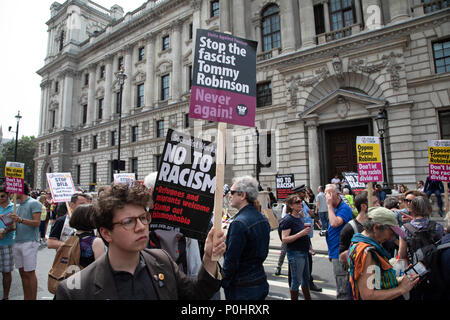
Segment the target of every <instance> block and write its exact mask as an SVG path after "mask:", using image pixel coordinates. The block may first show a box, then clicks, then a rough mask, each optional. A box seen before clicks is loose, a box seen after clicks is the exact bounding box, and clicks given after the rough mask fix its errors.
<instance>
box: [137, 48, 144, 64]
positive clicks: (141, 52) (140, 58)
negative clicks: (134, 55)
mask: <svg viewBox="0 0 450 320" xmlns="http://www.w3.org/2000/svg"><path fill="white" fill-rule="evenodd" d="M144 58H145V47H140V48H139V49H138V61H143V60H144Z"/></svg>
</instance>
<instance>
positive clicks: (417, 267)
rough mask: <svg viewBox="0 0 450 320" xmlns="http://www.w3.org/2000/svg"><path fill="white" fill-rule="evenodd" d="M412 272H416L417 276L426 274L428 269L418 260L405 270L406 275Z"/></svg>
mask: <svg viewBox="0 0 450 320" xmlns="http://www.w3.org/2000/svg"><path fill="white" fill-rule="evenodd" d="M414 273H417V274H418V275H419V276H421V277H423V276H424V275H426V274H427V273H428V270H427V268H426V267H425V265H424V264H423V263H422V262H420V261H419V262H417V263H416V264H415V265H413V266H412V267H410V268H408V269H406V270H405V274H407V275H409V274H414Z"/></svg>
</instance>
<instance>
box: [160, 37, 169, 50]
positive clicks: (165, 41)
mask: <svg viewBox="0 0 450 320" xmlns="http://www.w3.org/2000/svg"><path fill="white" fill-rule="evenodd" d="M169 48H170V37H169V35H166V36H164V37H162V48H161V50H162V51H166V50H169Z"/></svg>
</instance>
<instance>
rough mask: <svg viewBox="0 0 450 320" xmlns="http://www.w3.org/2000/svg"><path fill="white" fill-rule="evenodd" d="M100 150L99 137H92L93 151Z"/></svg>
mask: <svg viewBox="0 0 450 320" xmlns="http://www.w3.org/2000/svg"><path fill="white" fill-rule="evenodd" d="M97 148H98V136H97V135H94V136H92V149H94V150H95V149H97Z"/></svg>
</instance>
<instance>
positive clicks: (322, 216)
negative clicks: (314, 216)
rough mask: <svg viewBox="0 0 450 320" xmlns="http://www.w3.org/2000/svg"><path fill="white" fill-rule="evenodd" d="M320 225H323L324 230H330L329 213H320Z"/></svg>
mask: <svg viewBox="0 0 450 320" xmlns="http://www.w3.org/2000/svg"><path fill="white" fill-rule="evenodd" d="M319 218H320V223H321V224H322V230H327V229H328V212H327V211H325V212H319Z"/></svg>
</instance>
